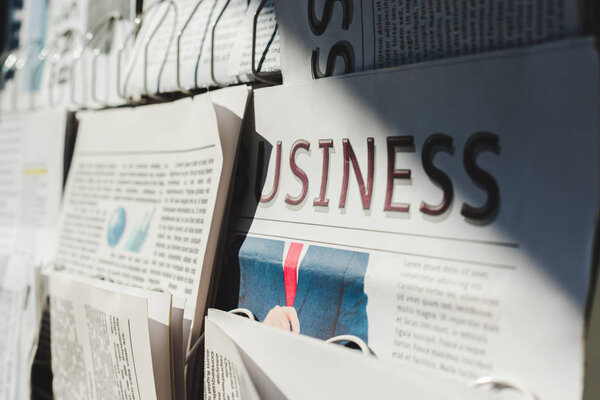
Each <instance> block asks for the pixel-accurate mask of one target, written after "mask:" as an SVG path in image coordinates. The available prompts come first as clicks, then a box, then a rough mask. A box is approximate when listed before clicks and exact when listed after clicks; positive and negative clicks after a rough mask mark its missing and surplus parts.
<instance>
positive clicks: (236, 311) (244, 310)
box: [229, 308, 258, 321]
mask: <svg viewBox="0 0 600 400" xmlns="http://www.w3.org/2000/svg"><path fill="white" fill-rule="evenodd" d="M229 312H230V313H231V314H235V315H240V316H242V317H246V318H248V319H251V320H252V321H258V320H257V319H256V316H255V315H254V314H253V313H252V311H250V310H248V309H247V308H235V309H233V310H231V311H229Z"/></svg>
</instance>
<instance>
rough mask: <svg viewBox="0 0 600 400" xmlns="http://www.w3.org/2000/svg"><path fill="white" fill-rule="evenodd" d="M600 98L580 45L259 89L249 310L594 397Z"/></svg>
mask: <svg viewBox="0 0 600 400" xmlns="http://www.w3.org/2000/svg"><path fill="white" fill-rule="evenodd" d="M549 83H551V84H549ZM597 89H598V60H597V54H596V51H595V49H594V43H593V41H591V40H588V39H581V40H571V41H562V42H556V43H555V44H546V45H541V46H538V47H534V48H531V49H523V50H511V51H505V52H500V53H495V54H493V55H478V56H469V57H464V58H458V59H454V60H451V61H438V62H432V63H425V64H420V65H419V66H408V67H400V68H397V69H392V70H385V71H384V70H381V71H373V72H368V73H364V74H359V75H352V76H350V75H347V76H342V77H336V78H332V79H322V80H318V81H314V82H311V83H307V84H301V85H293V86H283V87H273V88H266V89H259V90H257V91H256V92H255V111H256V134H255V135H254V137H253V138H251V140H249V141H248V142H249V143H246V144H245V152H246V153H245V154H246V156H245V159H246V160H247V165H245V166H244V165H242V166H241V168H240V171H241V172H240V173H241V174H242V175H243V174H246V175H247V177H246V178H245V179H249V182H250V184H249V185H248V186H247V188H246V189H247V190H246V192H245V195H243V196H244V197H243V198H240V200H239V201H240V204H239V205H238V206H236V207H234V210H235V211H234V212H237V220H236V223H235V228H234V231H235V233H236V235H234V237H233V238H232V239H231V240H230V242H229V246H230V249H229V260H228V263H229V265H230V266H231V269H230V270H229V271H228V274H230V275H229V277H230V279H229V281H230V282H239V285H234V286H235V287H234V288H232V289H231V292H232V293H233V294H232V297H235V299H236V300H237V301H235V302H233V303H232V304H231V306H232V308H233V307H236V306H237V307H244V308H247V309H249V310H251V311H252V312H253V313H254V314H255V316H256V317H257V318H258V319H259V320H260V321H261V322H264V323H265V324H267V325H271V326H275V327H279V328H282V329H286V330H292V331H294V332H299V333H300V334H306V335H309V336H313V337H317V338H320V339H328V338H330V337H333V336H337V335H342V334H350V335H354V336H357V337H359V338H361V339H362V340H364V341H365V342H366V343H367V344H368V346H369V347H370V348H371V349H372V350H373V352H374V353H375V354H376V355H377V356H378V357H379V358H380V359H385V360H393V361H394V362H396V363H398V364H399V365H402V366H410V367H412V368H415V369H417V370H419V371H422V372H424V373H430V374H435V375H439V376H445V377H451V378H455V379H458V380H462V381H464V382H465V383H466V382H472V381H474V380H476V379H478V378H480V377H486V376H487V377H489V376H492V377H494V376H502V377H507V378H510V379H512V380H513V381H516V382H519V384H520V385H521V386H523V387H525V388H527V389H528V390H531V391H532V392H533V393H535V394H536V395H538V396H539V398H540V399H544V400H579V399H581V397H582V391H583V379H584V361H585V360H584V358H585V357H584V341H583V338H585V333H586V332H585V328H584V327H585V323H586V321H585V317H584V316H585V312H586V301H587V300H588V297H589V295H590V285H591V283H592V282H590V276H591V273H592V268H591V263H592V250H593V242H594V228H595V218H596V211H597V207H598V189H599V187H598V185H599V176H598V168H597V162H598V128H599V123H598V106H599V103H598V90H597ZM242 159H244V157H242ZM240 196H242V195H240ZM258 199H259V200H258ZM315 362H318V361H317V360H315Z"/></svg>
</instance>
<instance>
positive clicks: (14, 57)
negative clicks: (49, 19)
mask: <svg viewBox="0 0 600 400" xmlns="http://www.w3.org/2000/svg"><path fill="white" fill-rule="evenodd" d="M40 43H41V42H40V40H34V41H31V42H29V43H27V44H26V45H25V46H23V47H21V48H20V49H18V50H15V51H13V52H11V53H9V54H8V56H7V57H6V58H5V59H4V62H3V63H2V65H1V66H0V82H4V78H5V76H6V74H8V73H9V72H11V71H13V72H15V73H17V72H19V71H21V70H23V68H25V66H27V64H29V61H30V60H31V57H30V55H29V54H30V51H29V49H30V48H31V46H33V45H37V46H39V45H40ZM36 55H37V53H36ZM23 60H25V61H23ZM4 90H5V88H3V89H2V92H3V91H4ZM18 90H19V87H18V85H15V86H14V88H13V99H12V100H13V101H12V106H13V110H16V109H17V96H18Z"/></svg>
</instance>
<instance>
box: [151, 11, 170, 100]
mask: <svg viewBox="0 0 600 400" xmlns="http://www.w3.org/2000/svg"><path fill="white" fill-rule="evenodd" d="M159 2H161V3H163V2H168V3H169V7H168V8H167V10H166V11H165V13H164V14H163V16H162V18H161V19H160V21H159V23H158V25H157V26H156V28H155V29H154V31H152V33H151V34H150V36H149V37H148V42H147V43H146V47H145V48H144V92H145V94H146V96H148V97H150V98H153V99H156V100H160V99H161V97H160V96H156V95H153V94H151V93H150V92H149V91H148V79H147V78H148V48H149V47H150V42H152V39H153V38H154V36H155V35H156V32H158V28H160V26H161V25H162V23H163V22H164V20H165V19H166V18H167V15H168V14H169V11H170V10H171V7H173V14H174V15H173V29H172V30H171V36H170V37H169V44H168V46H167V48H166V49H165V56H164V58H163V60H162V63H161V64H160V69H159V71H158V76H157V77H156V91H157V93H159V92H160V79H161V77H162V74H163V71H164V69H165V65H166V64H167V59H168V58H169V50H170V49H171V44H172V43H173V36H174V35H175V30H176V29H177V4H175V2H174V1H173V0H159ZM155 4H157V3H155ZM151 7H152V6H151Z"/></svg>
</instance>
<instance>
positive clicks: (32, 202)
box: [0, 109, 68, 260]
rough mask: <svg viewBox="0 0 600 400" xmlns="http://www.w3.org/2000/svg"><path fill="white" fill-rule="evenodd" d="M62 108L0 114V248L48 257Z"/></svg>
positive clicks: (57, 194)
mask: <svg viewBox="0 0 600 400" xmlns="http://www.w3.org/2000/svg"><path fill="white" fill-rule="evenodd" d="M67 119H68V114H67V112H66V110H64V109H54V110H39V111H34V112H29V113H19V112H16V113H7V114H3V115H2V116H1V117H0V153H1V154H2V157H0V158H1V160H0V165H1V168H0V194H1V196H0V209H1V210H2V211H1V212H0V249H2V251H10V250H15V249H19V250H22V251H25V252H30V253H34V254H36V256H37V257H38V258H39V259H46V260H48V258H49V257H50V254H51V249H52V246H53V244H54V240H55V230H56V225H57V223H58V218H57V214H58V211H59V208H60V201H61V196H62V179H63V155H64V142H65V132H66V128H67Z"/></svg>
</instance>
